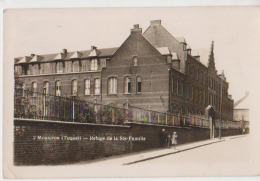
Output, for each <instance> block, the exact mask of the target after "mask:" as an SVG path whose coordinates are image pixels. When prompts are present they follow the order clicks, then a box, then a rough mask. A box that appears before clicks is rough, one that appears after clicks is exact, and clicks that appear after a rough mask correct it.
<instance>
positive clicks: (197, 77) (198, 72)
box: [196, 69, 200, 80]
mask: <svg viewBox="0 0 260 181" xmlns="http://www.w3.org/2000/svg"><path fill="white" fill-rule="evenodd" d="M199 75H200V71H199V69H198V70H197V74H196V79H197V80H199Z"/></svg>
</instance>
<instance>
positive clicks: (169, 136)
mask: <svg viewBox="0 0 260 181" xmlns="http://www.w3.org/2000/svg"><path fill="white" fill-rule="evenodd" d="M167 143H168V145H167V146H168V148H170V147H171V135H168V139H167Z"/></svg>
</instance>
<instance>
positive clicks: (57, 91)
mask: <svg viewBox="0 0 260 181" xmlns="http://www.w3.org/2000/svg"><path fill="white" fill-rule="evenodd" d="M55 95H56V96H61V83H60V80H57V81H56V82H55Z"/></svg>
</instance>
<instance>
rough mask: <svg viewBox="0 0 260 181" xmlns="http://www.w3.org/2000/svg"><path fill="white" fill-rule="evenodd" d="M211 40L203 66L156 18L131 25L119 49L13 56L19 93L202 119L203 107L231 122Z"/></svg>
mask: <svg viewBox="0 0 260 181" xmlns="http://www.w3.org/2000/svg"><path fill="white" fill-rule="evenodd" d="M213 43H214V42H212V46H211V51H210V55H209V59H208V65H204V64H203V63H202V62H201V61H200V56H199V55H198V54H193V52H192V50H191V48H190V47H189V45H187V43H186V41H185V39H184V38H175V37H174V36H172V35H171V34H170V33H169V32H168V31H167V30H166V29H165V28H164V27H163V26H162V25H161V21H160V20H154V21H151V24H150V26H149V27H148V28H147V30H146V31H145V32H144V33H142V29H141V28H139V25H134V28H133V29H131V33H130V36H129V37H128V38H127V39H126V40H125V41H124V42H123V44H122V45H121V46H120V47H119V48H107V49H98V48H96V47H94V46H92V47H91V50H87V51H77V52H68V51H67V50H66V49H64V50H63V51H62V53H56V54H49V55H34V54H32V55H30V56H25V57H19V58H15V72H16V73H17V75H18V76H19V77H20V79H21V80H22V82H24V85H23V88H24V89H31V90H33V91H35V92H45V93H47V94H55V95H56V96H64V97H70V96H78V97H80V98H82V99H85V100H89V101H94V100H97V101H98V102H102V103H104V104H109V103H115V104H120V105H122V104H124V103H126V101H128V102H129V103H130V104H131V105H135V106H138V107H143V108H149V106H150V108H151V109H153V110H158V111H162V112H165V111H166V110H169V111H171V112H180V113H182V114H198V115H204V110H205V108H206V107H207V106H208V105H212V106H214V107H215V110H216V112H217V115H216V116H217V118H219V115H220V108H221V104H220V103H221V100H220V99H221V87H222V117H223V119H224V120H233V102H234V101H233V100H232V99H231V96H230V95H229V94H228V86H229V84H228V82H227V81H226V77H225V76H224V75H223V74H217V70H216V68H215V59H214V44H213Z"/></svg>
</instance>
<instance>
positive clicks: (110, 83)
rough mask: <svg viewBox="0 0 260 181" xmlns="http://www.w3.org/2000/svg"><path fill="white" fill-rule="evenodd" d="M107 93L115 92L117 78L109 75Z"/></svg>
mask: <svg viewBox="0 0 260 181" xmlns="http://www.w3.org/2000/svg"><path fill="white" fill-rule="evenodd" d="M108 94H117V78H116V77H111V78H109V79H108Z"/></svg>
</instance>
